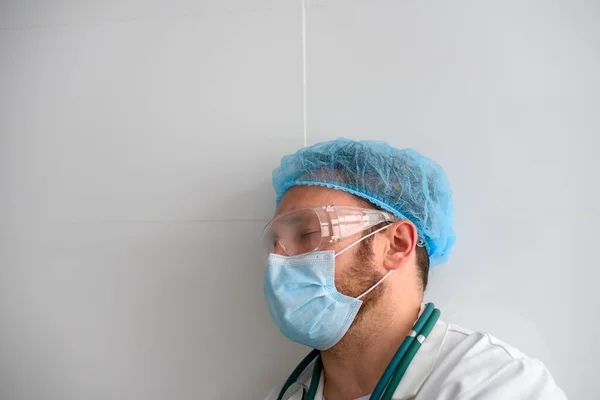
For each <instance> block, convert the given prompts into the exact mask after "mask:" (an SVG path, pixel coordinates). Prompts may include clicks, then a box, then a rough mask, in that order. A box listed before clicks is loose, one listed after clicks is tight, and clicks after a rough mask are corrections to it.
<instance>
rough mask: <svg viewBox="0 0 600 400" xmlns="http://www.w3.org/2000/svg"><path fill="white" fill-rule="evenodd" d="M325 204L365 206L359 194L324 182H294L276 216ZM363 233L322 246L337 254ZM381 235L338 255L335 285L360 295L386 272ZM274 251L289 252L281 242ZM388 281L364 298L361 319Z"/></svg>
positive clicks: (346, 293) (346, 291)
mask: <svg viewBox="0 0 600 400" xmlns="http://www.w3.org/2000/svg"><path fill="white" fill-rule="evenodd" d="M324 205H336V206H350V207H364V205H363V204H362V203H361V202H360V201H359V200H358V199H357V198H356V197H354V196H353V195H351V194H349V193H346V192H343V191H341V190H335V189H329V188H324V187H320V186H294V187H292V188H290V189H289V190H288V191H287V192H286V193H285V195H284V196H283V198H282V199H281V202H280V203H279V207H278V208H277V211H276V213H275V216H277V215H279V214H282V213H284V212H287V211H291V210H295V209H300V208H305V207H318V206H324ZM362 236H363V233H358V234H356V235H353V236H350V237H348V238H344V239H342V240H341V241H340V242H338V243H325V244H323V245H322V247H321V248H320V250H334V251H335V253H336V254H337V253H339V252H340V251H341V250H343V249H344V248H346V247H347V246H349V245H350V244H352V243H354V242H355V241H357V240H359V239H360V238H361V237H362ZM380 236H381V235H377V234H376V235H374V236H372V237H370V238H367V239H365V240H364V241H363V242H361V243H359V244H357V245H356V246H354V247H352V248H350V249H348V251H345V252H344V253H342V254H340V255H339V256H338V257H336V258H335V286H336V288H337V290H338V291H339V292H340V293H342V294H345V295H347V296H352V297H358V296H360V295H361V294H362V293H364V292H365V291H366V290H367V289H369V288H370V287H371V286H373V285H374V284H375V283H377V282H378V281H379V280H380V279H381V278H382V277H383V276H384V275H385V273H386V272H387V271H386V270H385V269H384V268H383V254H384V252H383V251H379V250H382V249H383V247H382V246H384V244H383V241H382V240H384V239H382V240H379V239H381V237H380ZM274 252H275V253H277V254H280V255H285V253H284V252H283V249H282V248H281V247H280V246H278V245H277V246H276V247H275V250H274ZM384 284H385V282H383V283H382V284H381V285H379V286H378V287H377V288H376V289H375V290H373V291H372V292H370V293H369V294H368V295H367V296H365V297H364V298H363V300H365V304H364V305H363V307H361V309H360V311H359V315H358V316H357V320H360V319H361V316H362V315H361V314H364V312H365V311H367V310H368V309H369V308H371V307H372V306H374V305H375V303H376V301H374V300H376V299H377V298H379V297H381V294H382V293H383V291H384V288H385V285H384Z"/></svg>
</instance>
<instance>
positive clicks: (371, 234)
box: [334, 224, 394, 300]
mask: <svg viewBox="0 0 600 400" xmlns="http://www.w3.org/2000/svg"><path fill="white" fill-rule="evenodd" d="M390 225H393V224H387V225H386V226H384V227H381V228H379V229H377V230H376V231H374V232H371V233H369V234H368V235H366V236H363V237H361V238H360V239H358V240H357V241H356V242H354V243H352V244H351V245H349V246H347V247H346V248H345V249H343V250H342V251H340V252H339V253H337V254H336V255H335V256H334V258H335V257H337V256H339V255H340V254H342V253H343V252H345V251H346V250H348V249H350V248H352V247H354V246H356V245H357V244H359V243H360V242H362V241H363V240H365V239H366V238H368V237H369V236H373V235H374V234H376V233H377V232H379V231H382V230H384V229H386V228H388V227H389V226H390ZM392 272H394V270H391V271H389V272H388V273H387V274H385V275H384V276H383V278H381V279H380V280H379V281H378V282H377V283H376V284H374V285H373V286H371V287H370V288H369V289H367V291H366V292H364V293H363V294H361V295H360V296H358V297H357V299H358V300H360V298H361V297H364V296H366V295H367V294H369V293H370V292H371V291H372V290H373V289H375V288H376V287H377V286H378V285H379V284H380V283H381V282H383V280H384V279H385V278H387V277H388V276H390V274H391V273H392Z"/></svg>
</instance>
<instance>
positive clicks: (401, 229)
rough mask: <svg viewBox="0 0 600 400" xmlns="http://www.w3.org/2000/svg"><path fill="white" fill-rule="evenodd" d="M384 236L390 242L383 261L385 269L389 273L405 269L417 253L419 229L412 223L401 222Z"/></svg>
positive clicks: (385, 232)
mask: <svg viewBox="0 0 600 400" xmlns="http://www.w3.org/2000/svg"><path fill="white" fill-rule="evenodd" d="M384 234H385V235H386V236H387V238H388V240H389V248H388V249H387V252H386V254H385V258H384V260H383V267H384V268H385V269H386V270H388V271H391V270H395V269H399V268H402V267H404V265H405V264H406V262H407V261H408V260H409V259H410V257H412V256H413V254H414V253H415V246H416V245H417V241H418V240H419V234H418V233H417V227H416V226H415V225H414V224H413V223H412V222H410V221H407V220H401V221H398V222H396V223H394V224H393V225H392V226H390V227H389V228H388V229H386V230H385V231H384Z"/></svg>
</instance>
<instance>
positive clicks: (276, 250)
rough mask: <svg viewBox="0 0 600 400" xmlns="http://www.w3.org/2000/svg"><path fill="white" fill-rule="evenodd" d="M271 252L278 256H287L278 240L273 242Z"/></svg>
mask: <svg viewBox="0 0 600 400" xmlns="http://www.w3.org/2000/svg"><path fill="white" fill-rule="evenodd" d="M273 253H275V254H277V255H278V256H287V253H286V252H285V250H284V249H283V246H281V244H280V243H279V241H277V242H276V243H275V247H274V248H273Z"/></svg>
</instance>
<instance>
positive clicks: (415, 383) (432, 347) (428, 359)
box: [292, 320, 448, 400]
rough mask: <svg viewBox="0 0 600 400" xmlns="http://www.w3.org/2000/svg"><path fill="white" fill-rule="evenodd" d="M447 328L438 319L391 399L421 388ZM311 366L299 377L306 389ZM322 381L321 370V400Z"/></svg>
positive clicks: (319, 399) (319, 395)
mask: <svg viewBox="0 0 600 400" xmlns="http://www.w3.org/2000/svg"><path fill="white" fill-rule="evenodd" d="M447 330H448V324H447V323H445V322H443V321H439V320H438V322H437V323H436V324H435V326H434V327H433V329H432V330H431V333H430V334H429V336H427V339H425V342H423V344H422V345H421V348H420V349H419V351H418V352H417V354H416V355H415V358H414V359H413V360H412V362H411V363H410V365H409V367H408V369H407V370H406V373H405V374H404V377H403V378H402V380H401V381H400V384H399V385H398V387H397V388H396V391H395V392H394V395H393V396H392V399H393V400H404V399H412V398H414V397H415V396H416V395H417V393H418V392H419V390H420V389H421V386H423V383H424V382H425V380H426V379H427V378H428V377H429V375H430V374H431V371H433V367H434V366H435V363H436V361H437V358H438V355H439V353H440V349H441V347H442V344H443V342H444V338H445V337H446V332H447ZM312 368H313V363H311V365H310V366H309V367H308V368H306V370H305V373H303V374H302V376H301V377H300V379H299V383H301V384H302V386H304V387H305V388H306V389H307V388H308V387H309V386H310V377H311V372H312ZM307 371H308V373H307ZM324 381H325V376H324V374H323V372H321V377H320V379H319V387H318V389H317V394H316V396H315V400H323V385H324ZM292 398H293V397H292Z"/></svg>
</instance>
